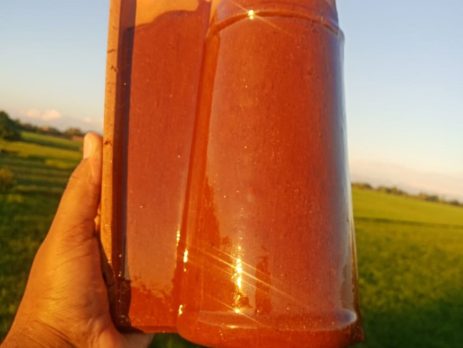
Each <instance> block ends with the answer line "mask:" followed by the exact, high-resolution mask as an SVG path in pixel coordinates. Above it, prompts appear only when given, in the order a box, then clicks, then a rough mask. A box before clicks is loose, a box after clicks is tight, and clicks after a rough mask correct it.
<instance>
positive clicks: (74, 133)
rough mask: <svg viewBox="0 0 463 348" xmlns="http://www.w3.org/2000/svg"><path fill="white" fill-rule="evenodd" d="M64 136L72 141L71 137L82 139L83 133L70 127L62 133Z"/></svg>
mask: <svg viewBox="0 0 463 348" xmlns="http://www.w3.org/2000/svg"><path fill="white" fill-rule="evenodd" d="M64 136H65V137H67V138H69V139H72V138H73V137H83V136H84V133H83V132H82V131H81V130H80V129H79V128H75V127H71V128H68V129H66V130H65V131H64Z"/></svg>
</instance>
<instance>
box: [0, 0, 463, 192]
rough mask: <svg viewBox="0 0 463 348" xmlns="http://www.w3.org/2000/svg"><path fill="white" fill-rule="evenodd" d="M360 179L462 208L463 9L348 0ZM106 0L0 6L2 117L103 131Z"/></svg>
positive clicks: (344, 8) (349, 80)
mask: <svg viewBox="0 0 463 348" xmlns="http://www.w3.org/2000/svg"><path fill="white" fill-rule="evenodd" d="M337 3H338V11H339V17H340V23H341V28H342V29H343V31H344V34H345V43H344V47H345V53H344V62H345V64H344V69H345V93H346V117H347V125H348V145H349V146H348V148H349V158H350V167H351V176H352V179H353V180H354V181H369V182H371V183H373V184H377V185H379V184H387V185H398V186H400V187H402V188H405V189H408V190H410V191H413V192H419V191H426V192H430V193H438V194H441V195H443V196H446V197H449V198H450V197H452V198H453V197H454V198H461V199H463V26H462V25H461V18H462V15H463V1H461V0H439V1H435V0H420V1H418V0H407V1H404V0H388V1H384V0H368V1H360V0H338V2H337ZM108 7H109V1H108V0H67V1H63V0H41V1H37V0H14V1H7V0H1V1H0V43H1V45H0V109H4V110H5V111H7V112H8V113H10V115H12V116H13V117H17V118H20V119H23V120H27V121H29V122H33V123H39V124H49V125H52V126H56V127H59V128H66V127H69V126H77V127H80V128H82V129H85V130H100V131H101V129H102V123H103V104H104V78H105V59H106V57H105V55H106V38H107V25H108Z"/></svg>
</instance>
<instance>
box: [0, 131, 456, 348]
mask: <svg viewBox="0 0 463 348" xmlns="http://www.w3.org/2000/svg"><path fill="white" fill-rule="evenodd" d="M80 148H81V143H79V142H73V141H70V140H66V139H62V138H54V137H49V136H43V135H36V134H33V133H24V134H23V141H22V142H16V143H6V142H3V141H0V168H4V167H6V168H9V169H10V170H12V171H13V172H14V174H15V177H16V181H17V182H16V186H15V188H14V189H13V190H12V191H10V192H8V193H3V194H2V193H0V216H1V220H0V304H1V305H0V338H1V337H3V336H4V334H5V333H6V331H7V329H8V326H9V325H10V323H11V320H12V317H13V315H14V313H15V311H16V306H17V304H18V302H19V300H20V297H21V294H22V291H23V288H24V285H25V281H26V278H27V273H28V270H29V267H30V264H31V261H32V258H33V255H34V253H35V251H36V249H37V247H38V246H39V244H40V242H41V240H42V239H43V237H44V235H45V233H46V231H47V230H48V227H49V224H50V221H51V219H52V217H53V214H54V211H55V209H56V206H57V203H58V201H59V197H60V194H61V192H62V190H63V188H64V186H65V184H66V181H67V178H68V177H69V174H70V171H71V169H72V168H73V167H74V166H75V165H76V163H77V162H78V160H79V158H80ZM353 201H354V215H355V219H356V230H357V248H358V261H359V275H360V279H359V284H360V295H361V307H362V314H363V321H364V327H365V331H366V339H367V340H366V342H365V343H362V344H360V345H359V346H358V347H360V348H363V347H370V348H376V347H403V348H410V347H436V348H437V347H442V348H444V347H446V348H452V347H460V346H461V342H463V330H461V325H462V323H463V208H459V207H454V206H450V205H445V204H441V203H430V202H425V201H420V200H417V199H413V198H409V197H402V196H394V195H390V194H386V193H381V192H376V191H371V190H364V189H357V188H355V189H354V190H353ZM152 347H163V348H184V347H191V346H190V345H188V344H187V343H186V342H185V341H183V340H181V339H180V338H178V337H177V336H174V335H159V336H157V337H156V338H155V342H154V343H153V345H152Z"/></svg>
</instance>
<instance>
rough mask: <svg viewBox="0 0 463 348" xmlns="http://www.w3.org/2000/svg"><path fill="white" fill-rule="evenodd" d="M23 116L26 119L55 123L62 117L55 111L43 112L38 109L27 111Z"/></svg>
mask: <svg viewBox="0 0 463 348" xmlns="http://www.w3.org/2000/svg"><path fill="white" fill-rule="evenodd" d="M24 114H25V116H27V117H28V118H32V119H34V120H40V121H46V122H50V121H56V120H59V119H61V118H62V117H63V116H62V114H61V112H59V111H58V110H55V109H47V110H43V111H42V110H39V109H29V110H27V111H26V112H25V113H24Z"/></svg>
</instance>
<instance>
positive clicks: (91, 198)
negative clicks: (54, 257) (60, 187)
mask: <svg viewBox="0 0 463 348" xmlns="http://www.w3.org/2000/svg"><path fill="white" fill-rule="evenodd" d="M101 151H102V144H101V137H100V136H99V135H97V134H95V133H88V134H87V135H86V136H85V138H84V151H83V152H84V154H83V159H82V161H81V162H80V164H79V165H78V166H77V168H76V169H75V170H74V172H73V173H72V175H71V178H70V179H69V182H68V185H67V187H66V190H65V192H64V194H63V197H62V198H61V202H60V205H59V208H58V211H57V213H56V215H55V219H54V221H53V224H52V227H51V230H50V233H52V234H59V235H61V236H65V235H66V234H71V235H76V234H77V235H78V236H80V237H82V238H84V239H85V238H91V237H93V234H94V232H95V222H94V219H95V217H96V216H97V210H98V205H99V201H100V190H101V162H102V161H101V157H102V154H101Z"/></svg>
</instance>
